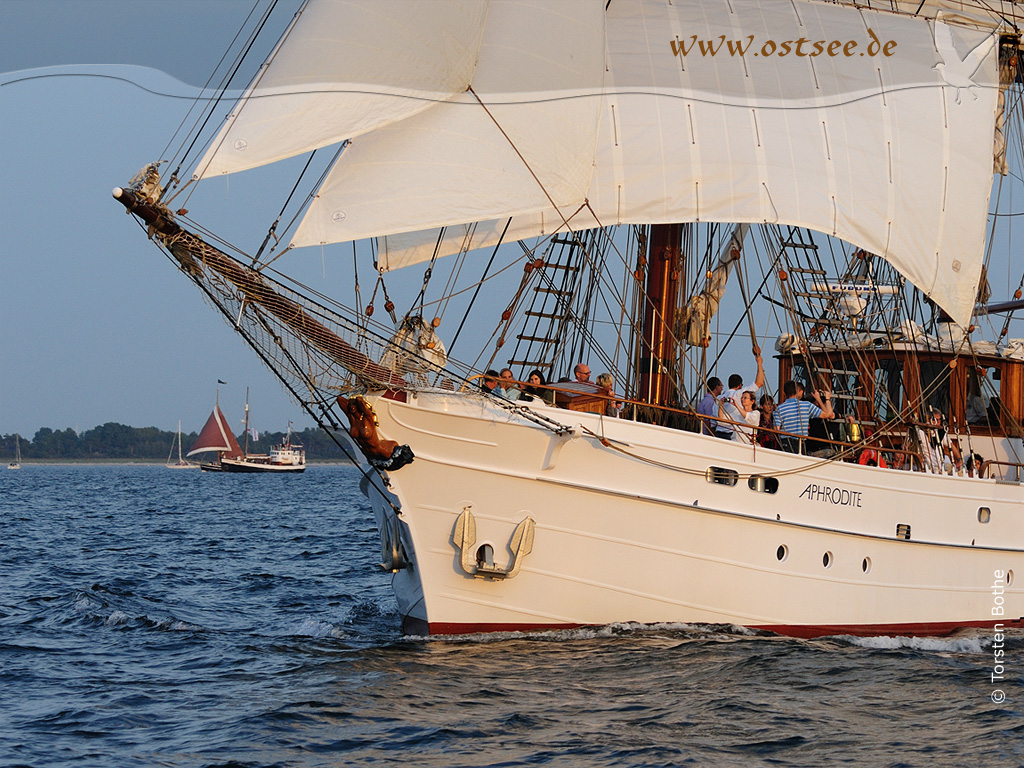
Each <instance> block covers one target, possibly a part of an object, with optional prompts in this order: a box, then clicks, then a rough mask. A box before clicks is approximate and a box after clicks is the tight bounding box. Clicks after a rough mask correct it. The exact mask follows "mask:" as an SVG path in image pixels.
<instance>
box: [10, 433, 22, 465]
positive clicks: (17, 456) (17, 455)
mask: <svg viewBox="0 0 1024 768" xmlns="http://www.w3.org/2000/svg"><path fill="white" fill-rule="evenodd" d="M7 468H8V469H21V438H20V437H19V436H18V433H17V432H15V433H14V461H12V462H11V463H10V464H8V465H7Z"/></svg>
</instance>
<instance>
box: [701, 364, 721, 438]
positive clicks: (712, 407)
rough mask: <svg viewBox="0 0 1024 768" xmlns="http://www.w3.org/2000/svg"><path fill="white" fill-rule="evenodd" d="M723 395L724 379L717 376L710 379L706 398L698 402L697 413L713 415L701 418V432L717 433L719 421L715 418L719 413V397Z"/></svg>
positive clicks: (704, 433)
mask: <svg viewBox="0 0 1024 768" xmlns="http://www.w3.org/2000/svg"><path fill="white" fill-rule="evenodd" d="M721 396H722V380H721V379H720V378H718V377H717V376H712V377H711V378H710V379H708V392H707V394H706V395H704V399H703V400H701V401H700V403H698V404H697V413H699V414H701V415H702V416H707V417H712V418H705V419H701V420H700V433H701V434H702V435H715V434H717V429H716V427H717V426H718V422H717V421H716V420H715V419H714V418H713V417H714V416H717V415H718V399H719V398H720V397H721Z"/></svg>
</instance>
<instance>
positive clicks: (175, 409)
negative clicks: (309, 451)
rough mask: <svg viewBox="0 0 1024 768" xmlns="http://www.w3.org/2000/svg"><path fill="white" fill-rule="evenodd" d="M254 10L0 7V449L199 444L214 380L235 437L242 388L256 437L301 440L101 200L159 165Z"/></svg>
mask: <svg viewBox="0 0 1024 768" xmlns="http://www.w3.org/2000/svg"><path fill="white" fill-rule="evenodd" d="M250 7H251V3H250V2H249V1H248V0H244V1H241V0H171V1H168V2H164V1H162V0H160V1H158V0H134V1H132V2H129V1H128V0H0V233H2V242H0V308H2V310H0V311H2V314H3V319H2V321H0V371H2V375H0V433H12V432H19V433H21V434H22V435H24V436H26V437H31V436H32V435H33V434H35V432H36V430H38V429H39V428H40V427H52V428H54V429H63V428H65V427H73V428H77V429H82V430H84V429H89V428H91V427H94V426H96V425H97V424H102V423H105V422H109V421H116V422H121V423H125V424H130V425H133V426H139V427H141V426H156V427H159V428H162V429H174V428H176V426H177V423H178V419H179V418H180V419H181V420H182V425H183V428H184V429H186V430H190V429H198V428H199V427H201V426H202V424H203V422H204V421H205V419H206V417H207V415H208V414H209V411H210V409H211V407H212V405H213V401H214V396H215V393H216V386H217V379H222V380H224V381H227V382H228V385H227V386H226V387H221V405H222V407H223V408H224V409H225V411H226V412H227V415H228V417H229V418H231V419H232V420H234V421H238V422H239V423H240V420H241V418H242V410H243V403H244V399H245V388H246V386H249V387H250V388H251V395H250V400H251V405H252V409H253V420H254V422H255V423H256V425H257V426H258V427H259V428H260V429H269V430H283V429H284V428H285V426H286V425H287V423H288V421H295V423H296V426H297V427H305V426H310V425H311V424H312V422H311V420H309V419H308V418H307V417H305V416H304V414H303V413H302V411H301V410H300V409H299V407H298V406H297V405H295V404H294V403H292V402H291V401H290V400H289V399H288V397H287V395H286V393H285V392H284V390H283V389H282V388H281V386H280V385H279V384H278V382H277V379H276V378H274V377H273V375H272V374H271V373H270V372H269V371H267V370H266V369H265V368H264V367H263V365H262V364H261V363H260V362H259V361H258V359H257V358H256V356H255V355H254V354H253V353H252V352H251V351H250V350H249V349H248V348H247V347H245V346H244V344H243V343H242V342H241V340H240V339H239V338H238V337H237V336H236V335H235V334H234V333H233V332H232V331H231V329H230V328H229V327H228V326H227V325H226V324H225V323H224V322H223V321H222V320H221V319H220V318H219V317H218V316H217V315H216V314H214V312H213V311H212V310H211V308H210V307H208V306H207V305H206V304H204V302H203V301H202V299H201V297H200V294H199V292H198V291H197V290H196V289H195V287H194V286H192V285H191V284H190V283H188V282H187V281H186V280H185V279H184V278H183V277H182V276H181V275H179V274H177V273H176V272H175V270H174V269H173V267H172V266H171V264H170V263H169V262H168V261H167V260H166V258H164V256H163V255H162V254H161V252H160V251H159V250H158V249H157V248H156V247H155V246H153V245H151V244H150V243H148V242H147V241H146V239H145V235H144V233H143V232H141V231H140V229H139V227H138V226H137V225H136V224H135V223H134V222H133V221H132V220H131V219H130V218H129V217H128V216H126V215H125V212H124V210H123V209H121V208H120V206H119V205H118V204H117V203H116V202H115V201H114V200H113V199H112V198H111V194H110V192H111V189H112V188H113V187H114V186H118V185H122V184H125V183H127V181H128V180H129V179H130V178H131V176H132V175H133V174H134V173H135V172H136V171H137V170H138V169H139V168H140V167H142V166H143V165H145V164H146V163H147V162H150V161H151V160H154V159H156V158H157V155H158V154H159V153H160V152H161V151H162V150H163V148H164V146H165V145H166V143H167V141H168V139H169V138H170V136H171V134H172V133H173V132H174V130H175V128H176V127H177V125H178V123H179V122H180V121H181V119H182V116H183V115H184V113H185V110H186V109H187V105H188V101H187V100H186V99H183V98H180V97H181V96H182V95H185V94H187V93H188V92H189V89H187V88H184V87H183V84H186V85H189V86H195V85H200V84H202V83H203V82H204V81H205V79H206V77H207V75H208V73H209V71H211V70H212V69H213V67H214V66H215V64H216V62H217V60H218V59H219V57H220V55H221V54H222V53H223V50H224V48H225V47H226V44H227V41H229V40H230V39H231V37H232V36H233V35H234V32H235V30H236V29H237V27H238V25H239V23H240V19H241V18H242V17H244V15H245V14H246V13H247V12H248V10H249V8H250ZM97 65H114V66H105V67H99V66H97ZM143 67H144V68H145V69H143ZM162 73H166V74H162ZM317 261H318V262H319V255H317ZM239 429H240V427H239Z"/></svg>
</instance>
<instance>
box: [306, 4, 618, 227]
mask: <svg viewBox="0 0 1024 768" xmlns="http://www.w3.org/2000/svg"><path fill="white" fill-rule="evenodd" d="M604 61H605V58H604V8H603V6H602V5H601V4H598V3H594V2H590V1H589V0H587V1H585V2H581V1H580V0H568V1H567V2H564V3H545V4H541V3H537V2H526V1H524V0H492V2H491V7H490V12H489V13H488V17H487V25H486V30H485V33H484V40H483V43H482V45H481V49H480V58H479V61H478V62H477V67H476V72H475V74H474V77H473V83H472V92H467V93H464V94H461V95H459V96H458V97H455V98H453V99H452V100H450V101H449V102H446V103H439V104H434V105H432V106H431V108H430V109H427V110H424V111H423V112H421V113H419V114H417V115H415V116H413V117H410V118H408V119H406V120H403V121H401V122H399V123H395V124H392V125H389V126H387V127H386V128H384V129H381V130H378V131H375V132H373V133H372V134H370V135H367V136H364V137H362V138H361V139H359V140H358V141H355V142H353V144H352V145H351V147H349V148H348V149H347V150H346V152H345V154H344V155H343V156H342V157H341V159H340V160H339V162H338V163H337V165H336V166H335V168H334V169H333V170H332V172H331V174H330V176H329V177H328V179H327V180H326V181H325V182H324V184H323V186H322V187H321V188H320V190H319V193H318V195H317V198H316V200H315V201H314V202H313V203H312V205H311V206H310V210H309V211H308V213H307V215H306V217H305V219H304V220H303V222H302V224H301V225H300V227H299V229H298V231H297V232H296V234H295V236H294V238H293V240H292V244H293V245H313V244H321V243H329V242H339V241H344V240H357V239H360V238H364V237H369V236H375V235H378V234H382V233H388V232H395V231H401V230H403V229H405V230H416V229H422V228H424V227H428V226H434V225H436V224H441V223H456V222H470V221H478V220H481V219H488V218H491V217H492V216H494V215H496V214H504V215H516V214H520V213H528V212H531V211H537V210H542V209H548V208H551V207H552V206H553V205H564V204H572V203H576V202H577V201H580V200H582V199H584V198H585V197H586V195H587V189H588V186H589V185H590V179H591V172H592V167H593V163H594V155H595V151H596V145H597V134H598V128H599V121H600V110H601V91H602V84H603V80H604ZM396 219H397V220H398V221H399V222H400V224H399V225H398V226H397V227H396V225H395V222H396Z"/></svg>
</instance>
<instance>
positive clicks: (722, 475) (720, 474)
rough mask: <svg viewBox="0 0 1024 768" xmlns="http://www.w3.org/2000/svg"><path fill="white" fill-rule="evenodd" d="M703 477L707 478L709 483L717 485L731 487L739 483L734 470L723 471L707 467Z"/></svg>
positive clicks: (737, 473)
mask: <svg viewBox="0 0 1024 768" xmlns="http://www.w3.org/2000/svg"><path fill="white" fill-rule="evenodd" d="M704 477H706V478H707V481H708V482H709V483H718V484H719V485H729V486H732V485H736V483H738V482H739V481H740V474H739V472H737V471H736V470H735V469H725V468H724V467H708V471H707V472H705V473H704Z"/></svg>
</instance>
